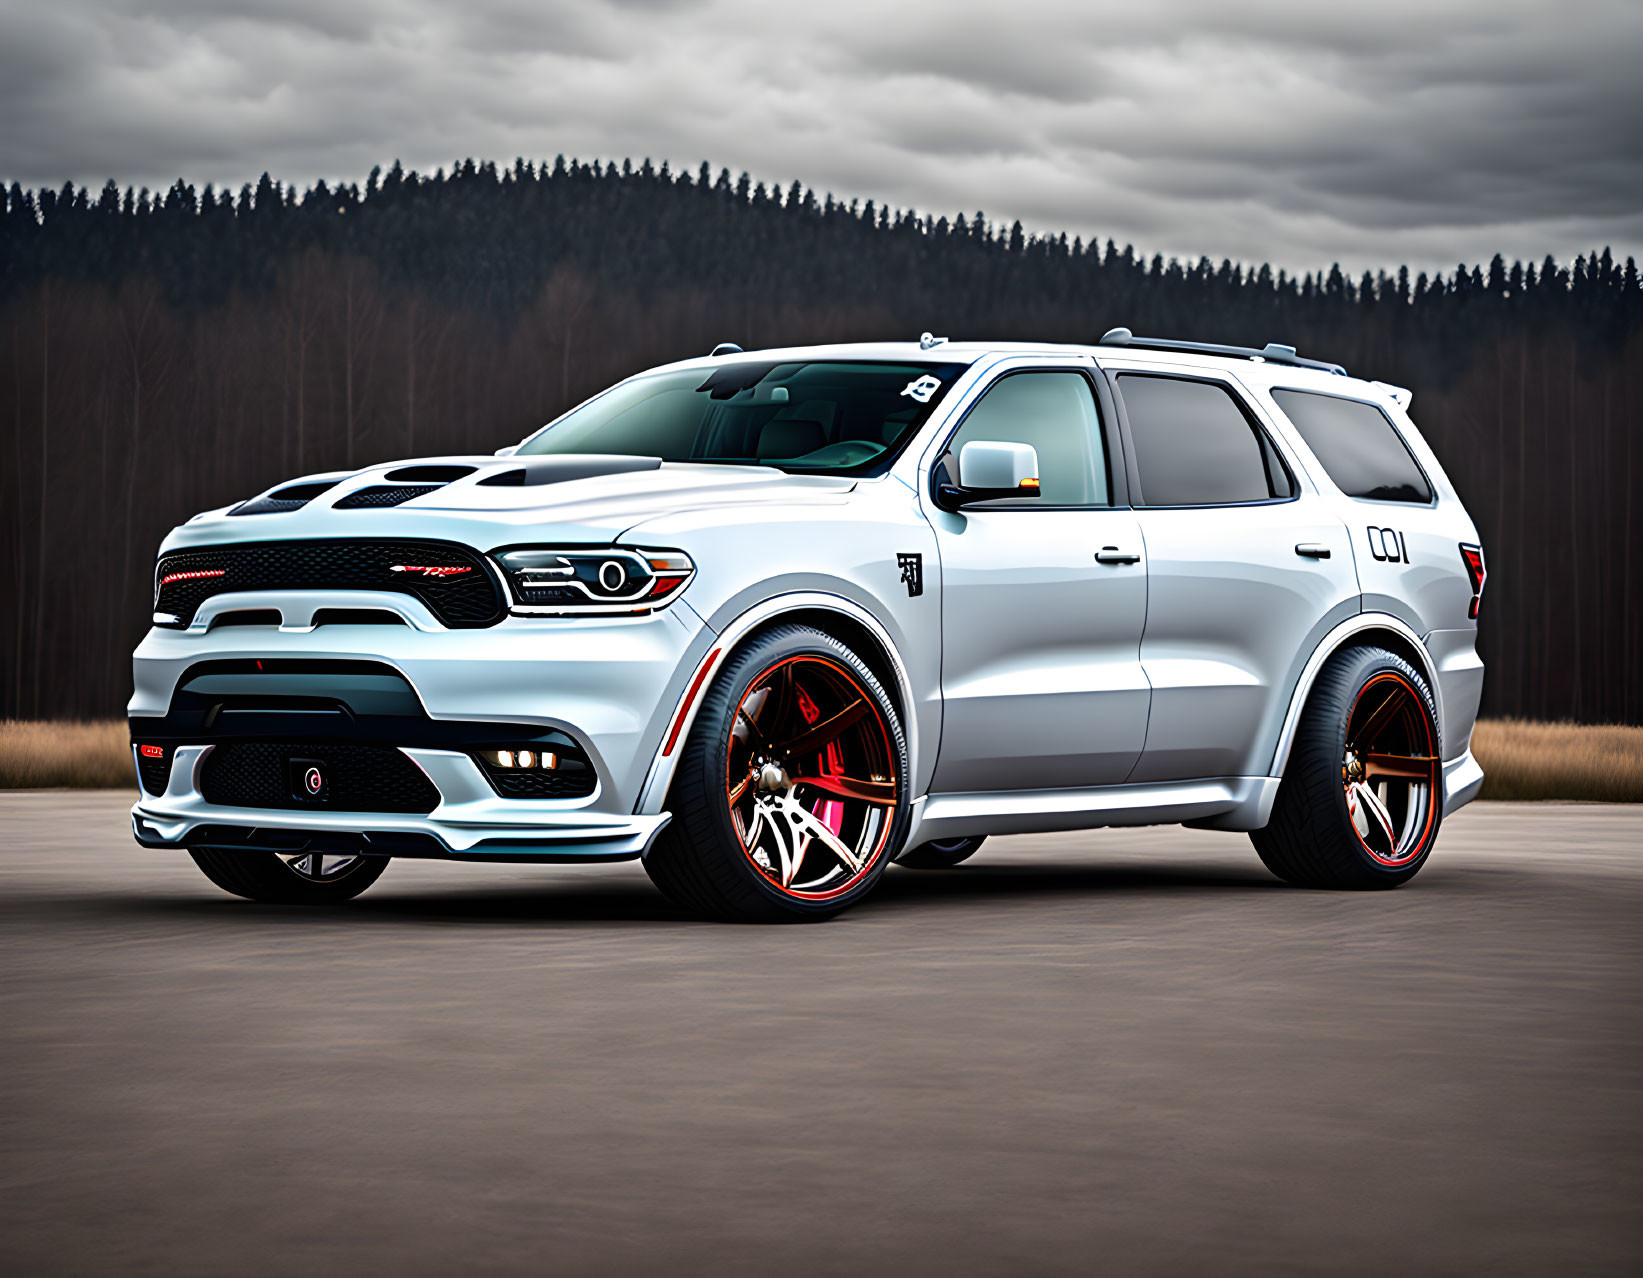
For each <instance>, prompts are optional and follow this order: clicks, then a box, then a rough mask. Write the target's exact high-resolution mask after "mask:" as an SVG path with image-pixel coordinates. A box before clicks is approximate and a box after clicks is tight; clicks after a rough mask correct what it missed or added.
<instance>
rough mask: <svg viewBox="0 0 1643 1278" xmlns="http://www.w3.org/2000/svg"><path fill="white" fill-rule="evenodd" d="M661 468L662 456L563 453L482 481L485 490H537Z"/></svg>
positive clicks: (533, 459)
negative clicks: (569, 482) (571, 481)
mask: <svg viewBox="0 0 1643 1278" xmlns="http://www.w3.org/2000/svg"><path fill="white" fill-rule="evenodd" d="M661 465H662V459H661V458H660V457H616V456H612V455H609V454H602V453H588V454H576V453H561V454H559V455H557V456H554V457H533V458H532V459H531V460H530V461H528V462H526V463H524V465H522V466H518V467H516V468H514V469H511V470H504V471H498V472H497V473H496V474H494V475H487V476H485V478H484V479H481V480H480V481H479V482H480V484H482V485H483V486H484V487H486V488H534V487H536V486H537V485H538V484H563V483H567V482H568V481H570V480H572V479H593V478H595V477H596V476H599V475H628V474H632V473H633V472H635V471H641V470H659V469H661Z"/></svg>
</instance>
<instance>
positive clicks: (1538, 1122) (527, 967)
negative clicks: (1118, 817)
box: [0, 792, 1643, 1276]
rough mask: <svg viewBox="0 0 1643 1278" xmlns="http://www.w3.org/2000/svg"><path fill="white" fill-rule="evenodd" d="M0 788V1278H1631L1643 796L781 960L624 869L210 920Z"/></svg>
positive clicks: (108, 844)
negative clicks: (694, 915) (1335, 886)
mask: <svg viewBox="0 0 1643 1278" xmlns="http://www.w3.org/2000/svg"><path fill="white" fill-rule="evenodd" d="M131 797H132V796H129V795H125V794H116V793H74V792H56V793H48V792H33V793H9V794H0V1270H3V1271H4V1272H5V1273H7V1274H16V1275H25V1274H56V1273H62V1274H71V1273H72V1274H98V1273H154V1274H166V1275H179V1274H229V1273H232V1274H304V1275H319V1274H350V1275H360V1274H375V1273H384V1274H388V1273H391V1274H450V1273H463V1274H472V1273H511V1272H524V1271H530V1272H537V1273H542V1272H549V1273H558V1274H574V1273H616V1274H621V1273H636V1272H642V1273H650V1272H658V1273H670V1274H671V1273H679V1274H755V1273H757V1274H786V1275H802V1274H812V1273H815V1274H852V1275H856V1274H864V1273H875V1274H876V1273H897V1274H938V1273H939V1274H943V1275H952V1274H1032V1273H1068V1274H1071V1273H1091V1272H1106V1273H1147V1274H1161V1275H1162V1274H1169V1275H1179V1274H1199V1273H1256V1272H1260V1273H1263V1274H1273V1273H1301V1272H1306V1273H1316V1272H1336V1273H1349V1274H1376V1275H1385V1274H1392V1273H1398V1274H1404V1273H1407V1274H1447V1273H1453V1274H1462V1273H1464V1274H1476V1273H1483V1272H1487V1273H1489V1274H1491V1275H1493V1276H1498V1275H1501V1274H1541V1273H1553V1272H1555V1273H1558V1274H1581V1273H1594V1274H1628V1275H1630V1274H1636V1273H1639V1272H1643V808H1618V807H1612V808H1611V807H1600V806H1586V805H1553V804H1476V805H1473V807H1472V808H1470V809H1467V810H1466V811H1464V812H1463V813H1461V814H1459V815H1458V816H1457V817H1456V818H1454V819H1452V820H1451V821H1450V822H1448V823H1446V825H1445V828H1444V830H1443V832H1442V834H1441V836H1440V838H1439V843H1438V847H1437V851H1436V853H1435V855H1434V857H1433V860H1432V862H1431V864H1430V865H1429V866H1428V867H1427V868H1426V869H1425V870H1424V871H1423V872H1422V874H1421V875H1420V876H1419V877H1418V878H1417V879H1416V880H1415V881H1414V883H1412V884H1411V885H1410V886H1409V887H1406V888H1404V889H1402V890H1400V891H1397V892H1389V893H1371V894H1336V893H1321V892H1306V891H1298V890H1294V889H1289V888H1285V887H1283V886H1281V885H1279V884H1278V883H1277V882H1276V881H1275V880H1274V879H1272V878H1271V876H1269V875H1268V874H1267V872H1266V871H1265V870H1264V869H1263V868H1262V867H1261V865H1260V863H1259V861H1257V860H1256V858H1255V855H1254V852H1253V850H1252V849H1251V848H1250V847H1249V844H1248V842H1247V840H1246V839H1244V838H1243V837H1242V836H1237V835H1228V834H1215V833H1208V832H1195V831H1188V830H1180V829H1172V828H1163V829H1152V830H1111V831H1096V832H1092V833H1089V834H1076V835H1043V836H1035V837H1030V838H1015V839H999V840H995V841H993V842H991V843H989V844H988V846H987V847H986V848H984V849H983V851H982V852H981V853H980V854H979V855H978V857H977V858H976V859H975V860H974V861H973V862H971V863H970V864H967V865H965V866H962V867H960V868H958V869H956V870H951V871H943V872H930V871H923V872H920V871H911V870H901V869H892V870H891V871H890V872H889V874H888V875H887V876H886V878H885V881H884V882H883V884H882V885H881V887H880V889H879V891H878V893H877V895H876V896H875V897H874V898H873V899H872V900H871V901H870V902H869V903H867V904H866V905H864V906H862V907H860V908H858V909H857V910H855V911H853V912H851V913H849V914H847V915H845V916H844V917H843V918H841V919H839V920H837V921H835V922H832V923H828V924H824V925H819V926H809V927H784V928H757V927H728V926H719V925H712V924H703V923H696V922H692V921H689V920H686V919H684V918H682V917H681V916H680V915H679V914H678V913H677V912H676V911H674V910H673V909H672V908H670V907H669V906H668V905H667V904H666V903H665V902H664V901H663V900H662V898H661V897H659V896H658V895H657V894H656V893H655V892H654V890H653V889H652V888H651V886H650V884H649V882H648V880H646V878H645V877H644V873H643V871H642V870H641V869H640V868H639V867H638V866H637V865H615V866H589V867H587V868H581V869H577V868H560V867H506V866H458V865H446V864H441V863H433V862H421V863H419V862H396V863H395V864H394V865H392V866H390V867H389V870H388V872H387V874H386V875H384V877H383V878H382V879H381V880H380V881H379V882H378V883H377V885H376V886H375V887H373V888H371V889H370V890H369V891H368V892H367V893H366V894H365V895H364V896H363V897H361V898H360V899H359V900H358V901H357V902H355V903H354V904H353V905H351V906H348V907H344V908H341V909H335V910H330V911H307V910H290V909H275V908H267V907H262V906H257V905H253V904H250V903H248V902H244V901H240V900H238V899H236V898H233V897H230V896H227V895H225V894H223V893H221V892H219V891H218V890H217V889H216V888H214V887H212V886H211V885H210V884H209V883H208V882H207V881H206V880H205V878H204V877H203V876H201V875H200V874H199V872H198V871H197V870H196V869H195V868H194V866H193V864H192V862H190V861H189V860H188V859H187V858H186V857H185V856H181V855H178V854H175V853H161V852H148V851H143V850H142V849H139V848H138V847H136V846H135V844H133V843H132V842H131V839H130V836H129V833H128V832H127V825H126V818H125V811H126V807H127V805H128V804H129V802H130V800H131Z"/></svg>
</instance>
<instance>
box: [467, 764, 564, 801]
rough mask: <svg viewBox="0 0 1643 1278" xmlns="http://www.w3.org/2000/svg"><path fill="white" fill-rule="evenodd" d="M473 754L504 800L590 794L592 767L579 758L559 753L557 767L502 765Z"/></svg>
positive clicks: (493, 787) (562, 797)
mask: <svg viewBox="0 0 1643 1278" xmlns="http://www.w3.org/2000/svg"><path fill="white" fill-rule="evenodd" d="M474 757H475V758H476V759H477V760H478V761H479V767H480V769H481V771H483V772H484V773H485V776H486V778H487V779H488V780H489V781H490V783H491V788H492V789H493V790H495V791H496V792H497V793H498V794H500V795H501V796H502V797H503V798H504V799H585V798H586V797H587V796H588V795H590V794H592V793H593V786H594V774H593V768H592V767H590V766H589V765H588V763H587V762H586V761H585V760H582V759H575V758H569V757H567V756H565V755H560V757H559V766H558V767H557V768H502V767H498V766H497V765H496V763H495V762H493V761H489V760H487V759H486V757H485V756H484V755H483V754H478V755H475V756H474Z"/></svg>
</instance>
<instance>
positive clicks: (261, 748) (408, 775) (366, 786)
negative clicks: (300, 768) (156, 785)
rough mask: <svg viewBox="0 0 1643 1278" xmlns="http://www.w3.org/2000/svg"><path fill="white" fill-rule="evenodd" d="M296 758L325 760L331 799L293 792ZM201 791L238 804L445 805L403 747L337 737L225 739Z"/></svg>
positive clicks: (377, 808) (383, 808)
mask: <svg viewBox="0 0 1643 1278" xmlns="http://www.w3.org/2000/svg"><path fill="white" fill-rule="evenodd" d="M292 759H317V760H319V762H320V763H321V764H323V765H324V768H325V774H326V781H327V783H328V786H329V791H328V795H329V801H328V802H326V803H324V804H318V805H316V804H312V803H307V802H304V801H303V800H300V799H297V798H295V797H294V796H293V795H292V793H291V784H290V775H289V772H290V769H289V767H288V765H289V763H290V761H291V760H292ZM200 793H201V794H202V795H203V796H204V797H205V801H206V802H207V803H215V804H219V805H221V806H224V807H235V808H301V809H310V810H315V811H325V810H327V809H330V810H333V811H338V812H432V811H433V810H434V809H435V808H436V807H438V806H439V791H438V790H437V789H435V788H434V783H433V782H432V781H430V780H428V777H427V774H426V773H424V772H423V771H422V769H421V768H419V767H417V766H416V764H414V763H412V762H411V761H410V760H409V759H408V758H406V757H405V756H404V755H403V754H401V753H400V752H399V751H398V750H395V749H392V748H391V747H388V746H364V745H349V744H340V743H338V742H334V741H330V742H324V741H313V742H275V743H269V742H262V741H237V742H230V743H227V744H224V745H219V746H217V747H215V748H214V749H213V750H212V751H211V753H210V754H208V755H207V756H206V759H205V766H204V767H203V768H202V769H201V770H200Z"/></svg>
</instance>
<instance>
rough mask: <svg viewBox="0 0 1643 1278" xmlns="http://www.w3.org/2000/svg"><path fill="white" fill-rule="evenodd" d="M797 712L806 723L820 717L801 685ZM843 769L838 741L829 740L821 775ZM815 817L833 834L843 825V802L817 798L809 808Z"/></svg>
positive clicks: (840, 772) (836, 773) (832, 773)
mask: <svg viewBox="0 0 1643 1278" xmlns="http://www.w3.org/2000/svg"><path fill="white" fill-rule="evenodd" d="M797 692H798V702H799V713H800V714H802V715H803V716H804V721H805V723H806V724H814V723H815V722H816V720H818V719H820V718H821V707H820V706H818V705H817V704H816V703H815V702H814V701H812V700H811V699H810V694H809V693H808V692H806V691H805V690H804V688H803V687H802V686H800V687H799V688H797ZM843 771H844V759H843V757H842V756H841V754H840V752H839V743H838V742H837V741H829V742H828V743H827V749H826V751H825V753H824V755H823V766H822V775H823V776H829V777H836V776H840V775H842V773H843ZM810 810H811V812H813V813H815V815H816V819H817V820H818V821H820V822H821V823H822V824H823V825H825V826H826V827H827V828H828V829H829V830H831V831H832V832H833V833H834V834H838V833H839V831H840V830H841V829H842V828H843V826H844V804H842V803H840V802H839V801H838V800H837V799H819V800H817V801H816V803H815V805H814V806H813V807H812V808H811V809H810Z"/></svg>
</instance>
